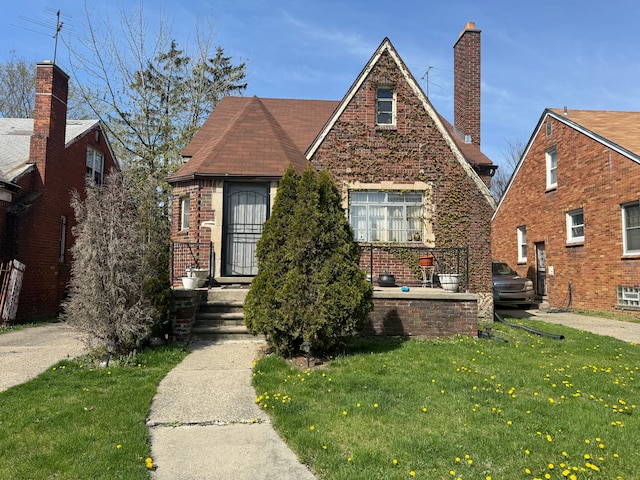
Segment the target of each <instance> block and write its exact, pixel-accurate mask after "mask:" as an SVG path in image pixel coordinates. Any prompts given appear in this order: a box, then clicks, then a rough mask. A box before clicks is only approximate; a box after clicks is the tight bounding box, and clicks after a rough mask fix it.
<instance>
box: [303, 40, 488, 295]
mask: <svg viewBox="0 0 640 480" xmlns="http://www.w3.org/2000/svg"><path fill="white" fill-rule="evenodd" d="M381 84H384V85H392V86H393V88H394V91H395V94H396V102H397V105H396V111H397V116H396V125H395V127H392V128H389V127H388V126H383V127H381V126H376V122H375V102H376V98H375V95H376V88H377V86H378V85H381ZM311 163H312V164H313V165H314V166H315V167H316V168H318V169H326V170H328V171H329V172H331V173H332V175H333V177H334V179H335V180H336V183H337V184H338V186H344V187H345V188H348V189H352V188H353V189H358V187H357V184H358V182H359V183H366V184H380V185H383V184H384V182H390V183H391V184H393V187H389V188H393V189H396V190H402V189H403V188H409V186H411V185H414V184H415V183H416V182H422V183H424V184H426V185H429V186H430V188H431V190H430V191H424V192H423V193H424V195H425V197H426V201H425V203H427V204H431V205H433V219H432V229H433V234H434V238H435V246H436V247H439V248H442V247H466V246H469V269H470V275H469V276H470V289H471V291H472V292H490V291H491V273H490V270H491V269H490V263H491V238H490V237H491V232H490V218H491V215H492V214H493V207H492V205H491V204H490V203H489V202H488V201H487V198H486V197H485V195H484V193H483V191H481V190H480V189H479V188H478V184H477V183H475V182H474V180H473V178H472V176H471V175H470V174H469V172H468V171H467V170H465V168H464V166H463V163H461V162H460V161H459V160H458V159H457V158H456V155H455V153H454V152H453V150H452V146H451V144H450V143H448V142H447V141H446V138H445V137H444V136H443V134H442V130H441V129H439V127H438V125H437V124H436V121H435V120H434V119H433V117H432V116H431V115H429V113H428V112H427V110H426V109H425V106H424V104H423V102H422V100H421V99H420V98H419V97H418V96H417V95H416V94H415V91H414V90H413V89H412V87H411V85H410V84H409V83H408V82H407V79H406V77H405V76H404V74H403V72H402V71H401V70H400V68H398V65H397V64H396V62H395V61H394V59H393V58H392V57H391V55H390V54H389V53H388V52H384V53H383V54H382V56H381V57H380V59H379V60H378V61H377V62H376V64H375V66H374V67H373V69H372V70H371V73H369V75H368V76H367V77H366V79H365V81H364V82H362V84H361V86H360V87H359V89H358V91H357V92H355V94H354V95H353V96H352V98H351V101H350V102H349V103H348V105H347V106H346V108H345V109H344V111H343V113H342V114H341V115H340V118H339V120H338V121H337V122H335V124H334V126H333V128H331V130H330V131H329V132H328V133H327V135H326V136H325V138H324V140H323V141H322V143H321V145H320V147H319V148H318V149H317V150H316V151H315V153H314V154H313V156H312V157H311ZM403 185H404V186H403ZM394 273H395V272H394Z"/></svg>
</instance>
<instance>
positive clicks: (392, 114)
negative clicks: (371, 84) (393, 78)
mask: <svg viewBox="0 0 640 480" xmlns="http://www.w3.org/2000/svg"><path fill="white" fill-rule="evenodd" d="M395 124H396V94H395V92H394V91H393V89H392V88H391V87H379V88H378V89H377V90H376V125H395Z"/></svg>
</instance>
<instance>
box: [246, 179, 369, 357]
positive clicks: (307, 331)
mask: <svg viewBox="0 0 640 480" xmlns="http://www.w3.org/2000/svg"><path fill="white" fill-rule="evenodd" d="M257 260H258V274H257V275H256V277H255V278H254V280H253V282H252V284H251V290H250V291H249V293H248V295H247V298H246V300H245V318H246V324H247V328H248V329H249V331H250V332H252V333H254V334H264V335H265V336H266V338H267V342H268V344H269V346H270V347H271V349H272V350H273V351H275V352H276V353H279V354H281V355H285V356H291V355H295V354H296V353H297V352H299V351H300V346H301V344H302V342H304V341H308V342H310V343H311V345H312V349H313V350H314V351H315V352H316V353H321V352H328V351H331V350H332V349H333V348H335V347H336V346H337V345H338V344H339V343H340V342H342V341H344V340H345V339H346V338H348V337H351V336H353V335H354V334H355V333H357V331H358V329H359V328H361V327H362V324H363V322H364V320H365V318H366V316H367V314H368V313H369V312H370V311H371V309H372V308H373V303H372V294H373V293H372V287H371V285H370V284H369V283H368V282H367V279H366V275H365V273H364V272H363V271H362V270H360V268H359V266H358V264H359V250H358V246H357V244H356V243H355V242H354V241H353V232H352V230H351V227H350V225H349V223H348V222H347V219H346V217H345V214H344V210H343V209H342V206H341V200H340V193H339V192H338V189H337V188H336V186H335V184H334V182H333V180H332V178H331V176H330V175H329V174H328V173H327V172H326V171H323V172H321V173H320V174H319V175H316V173H315V172H314V171H313V170H312V169H310V168H309V169H307V170H306V171H305V172H304V173H303V174H302V176H301V177H299V176H298V175H297V174H296V172H295V170H294V169H293V167H289V169H288V170H287V172H286V173H285V175H284V177H283V178H282V181H281V183H280V187H279V189H278V194H277V196H276V200H275V203H274V206H273V210H272V215H271V217H270V218H269V220H267V222H266V223H265V225H264V231H263V234H262V237H261V239H260V241H259V242H258V245H257Z"/></svg>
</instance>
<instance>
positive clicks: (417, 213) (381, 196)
mask: <svg viewBox="0 0 640 480" xmlns="http://www.w3.org/2000/svg"><path fill="white" fill-rule="evenodd" d="M376 197H377V199H376ZM398 208H400V209H402V213H401V216H397V215H396V216H394V215H393V210H395V211H397V210H398ZM356 213H361V214H362V215H356ZM423 215H424V192H421V191H411V192H400V191H380V190H354V191H351V192H349V224H350V225H351V228H352V229H353V237H354V240H355V241H356V242H381V243H387V242H388V243H416V242H423V240H424V234H425V232H424V228H423V227H424V226H423V223H424V222H423V218H422V217H423ZM398 222H399V223H400V224H401V226H400V227H399V228H392V227H393V226H394V224H395V225H397V224H398Z"/></svg>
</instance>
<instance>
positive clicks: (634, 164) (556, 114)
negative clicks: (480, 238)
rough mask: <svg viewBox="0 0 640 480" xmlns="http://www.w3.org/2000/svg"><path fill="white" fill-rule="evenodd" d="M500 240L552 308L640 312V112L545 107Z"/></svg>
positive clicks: (503, 253)
mask: <svg viewBox="0 0 640 480" xmlns="http://www.w3.org/2000/svg"><path fill="white" fill-rule="evenodd" d="M492 228H493V233H492V247H493V256H494V258H496V259H499V260H503V261H506V262H507V263H509V264H510V265H511V266H512V267H514V268H515V269H517V270H518V272H519V273H520V275H523V276H527V277H529V278H530V279H531V280H533V281H534V286H535V288H536V291H537V294H538V296H539V297H540V298H541V299H544V300H548V303H549V305H550V306H551V307H552V308H569V307H571V308H576V309H585V310H594V311H616V310H621V309H625V310H630V311H632V312H633V311H635V313H639V312H640V112H614V111H586V110H570V109H567V108H564V109H546V110H545V111H544V112H543V114H542V116H541V117H540V120H539V122H538V124H537V126H536V128H535V130H534V131H533V134H532V136H531V139H530V140H529V143H528V144H527V146H526V149H525V151H524V153H523V155H522V157H521V159H520V161H519V163H518V165H517V166H516V169H515V171H514V174H513V176H512V178H511V180H510V182H509V185H508V187H507V189H506V191H505V194H504V196H503V198H502V199H501V200H500V202H499V205H498V207H497V209H496V211H495V214H494V216H493V224H492Z"/></svg>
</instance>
